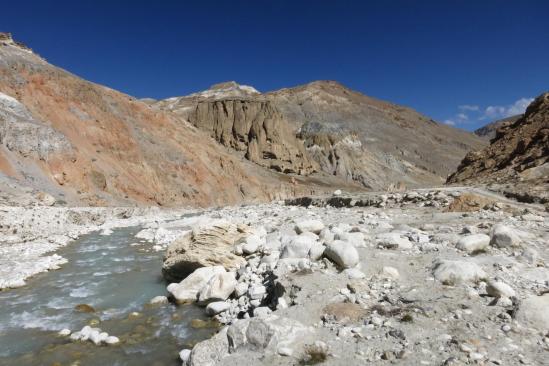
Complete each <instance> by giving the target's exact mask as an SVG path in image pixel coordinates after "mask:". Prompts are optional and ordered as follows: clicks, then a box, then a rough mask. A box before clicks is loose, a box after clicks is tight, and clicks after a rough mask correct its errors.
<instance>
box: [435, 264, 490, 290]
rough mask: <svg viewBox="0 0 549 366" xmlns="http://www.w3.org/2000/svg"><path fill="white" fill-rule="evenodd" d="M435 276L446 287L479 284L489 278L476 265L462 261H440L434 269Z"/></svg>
mask: <svg viewBox="0 0 549 366" xmlns="http://www.w3.org/2000/svg"><path fill="white" fill-rule="evenodd" d="M433 275H434V276H435V278H436V279H437V280H439V281H440V282H442V283H444V284H446V285H457V284H460V283H466V282H478V281H480V280H483V279H485V278H486V277H487V275H486V272H484V271H483V270H482V268H480V267H479V266H478V265H477V264H476V263H474V262H467V261H461V260H440V261H438V262H436V263H435V265H434V267H433Z"/></svg>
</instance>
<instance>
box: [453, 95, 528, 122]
mask: <svg viewBox="0 0 549 366" xmlns="http://www.w3.org/2000/svg"><path fill="white" fill-rule="evenodd" d="M533 100H534V98H520V99H518V100H516V101H515V102H514V103H512V104H508V105H490V106H488V107H486V108H484V107H481V106H479V105H476V104H462V105H459V106H458V107H457V108H458V111H457V113H456V114H454V115H453V116H450V118H448V119H446V120H445V121H444V122H443V123H444V124H447V125H449V126H456V125H464V124H479V123H482V124H485V123H486V122H487V121H489V122H491V121H495V120H498V119H503V118H506V117H510V116H516V115H517V114H522V113H524V111H525V110H526V107H528V105H529V104H530V103H532V101H533Z"/></svg>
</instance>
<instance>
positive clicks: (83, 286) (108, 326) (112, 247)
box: [0, 228, 215, 366]
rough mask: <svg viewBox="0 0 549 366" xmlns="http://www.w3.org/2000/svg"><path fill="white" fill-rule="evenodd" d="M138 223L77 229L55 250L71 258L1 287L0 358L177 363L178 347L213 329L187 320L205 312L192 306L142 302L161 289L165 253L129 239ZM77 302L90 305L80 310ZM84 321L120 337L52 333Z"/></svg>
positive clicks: (18, 362)
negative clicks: (100, 339) (108, 342)
mask: <svg viewBox="0 0 549 366" xmlns="http://www.w3.org/2000/svg"><path fill="white" fill-rule="evenodd" d="M139 230H140V228H123V229H116V230H114V232H113V234H111V235H109V236H101V235H99V234H97V233H93V234H89V235H86V236H83V237H82V238H80V239H79V240H77V241H75V242H74V243H71V244H70V245H68V246H67V247H66V248H63V249H62V250H61V251H59V254H60V255H62V256H63V257H65V258H67V259H68V260H69V263H67V264H65V265H63V266H62V268H61V269H60V270H57V271H51V272H47V273H42V274H40V275H37V276H35V277H33V278H31V279H29V280H28V281H27V286H26V287H23V288H20V289H12V290H8V291H3V292H0V364H1V365H18V366H23V365H132V366H133V365H180V361H179V360H178V353H179V351H180V350H181V349H183V348H185V347H189V346H192V344H194V343H195V342H197V341H199V340H202V339H205V338H207V337H209V336H210V335H211V333H212V332H214V331H215V329H213V328H201V329H193V328H192V327H191V326H190V322H191V320H192V319H195V318H200V319H204V315H203V310H202V309H200V308H198V307H195V306H193V305H187V306H175V305H172V304H163V305H159V306H151V305H148V303H149V301H150V299H152V298H153V297H155V296H157V295H166V285H167V284H166V283H165V282H164V280H163V278H162V276H161V272H160V270H161V266H162V255H163V252H151V251H149V248H150V247H151V245H150V244H146V243H142V244H141V245H138V246H131V245H130V244H131V243H135V242H136V239H135V238H134V235H135V233H137V232H138V231H139ZM78 304H87V305H90V306H92V307H93V308H94V309H95V312H94V313H82V312H78V311H76V310H75V306H76V305H78ZM133 312H137V313H138V314H132V313H133ZM86 324H92V326H94V327H99V328H101V329H102V330H103V331H106V332H107V333H109V334H110V335H114V336H117V337H119V338H120V340H121V342H120V344H118V345H114V346H96V345H94V344H93V343H91V342H85V343H80V342H76V343H75V342H72V341H70V340H69V339H68V337H59V336H58V335H57V332H58V331H59V330H61V329H63V328H68V329H70V330H71V331H77V330H80V329H82V327H83V326H85V325H86Z"/></svg>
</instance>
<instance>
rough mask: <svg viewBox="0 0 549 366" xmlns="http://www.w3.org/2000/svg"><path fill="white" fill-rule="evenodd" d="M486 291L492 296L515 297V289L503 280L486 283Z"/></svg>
mask: <svg viewBox="0 0 549 366" xmlns="http://www.w3.org/2000/svg"><path fill="white" fill-rule="evenodd" d="M486 293H487V294H488V295H490V296H492V297H496V298H500V297H513V296H515V290H513V288H512V287H511V286H509V285H508V284H506V283H505V282H503V281H501V280H490V281H488V283H487V284H486Z"/></svg>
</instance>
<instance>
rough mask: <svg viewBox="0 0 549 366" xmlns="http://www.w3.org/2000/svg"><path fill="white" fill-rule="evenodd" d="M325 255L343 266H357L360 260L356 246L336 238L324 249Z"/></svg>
mask: <svg viewBox="0 0 549 366" xmlns="http://www.w3.org/2000/svg"><path fill="white" fill-rule="evenodd" d="M324 256H325V257H327V258H328V259H330V260H332V261H333V262H334V263H336V264H337V265H338V266H340V267H342V268H352V267H355V266H356V265H357V264H358V261H359V256H358V252H357V250H356V248H355V247H354V246H352V245H351V244H349V243H347V242H344V241H341V240H334V242H333V243H331V244H328V245H327V246H326V249H325V250H324Z"/></svg>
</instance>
